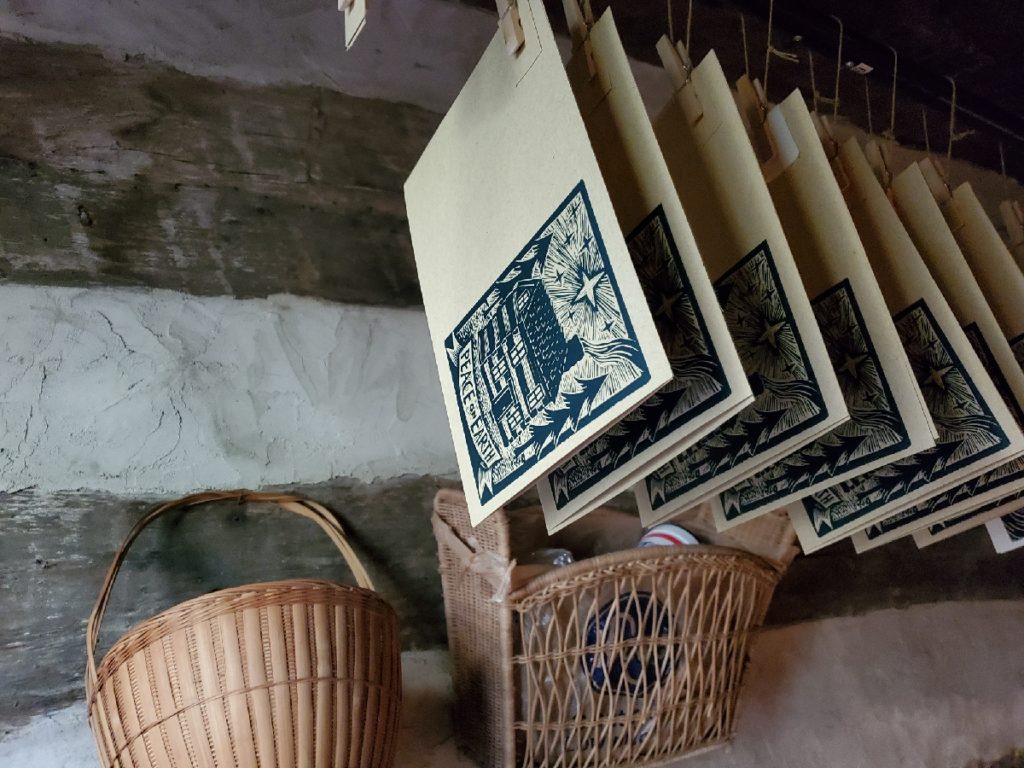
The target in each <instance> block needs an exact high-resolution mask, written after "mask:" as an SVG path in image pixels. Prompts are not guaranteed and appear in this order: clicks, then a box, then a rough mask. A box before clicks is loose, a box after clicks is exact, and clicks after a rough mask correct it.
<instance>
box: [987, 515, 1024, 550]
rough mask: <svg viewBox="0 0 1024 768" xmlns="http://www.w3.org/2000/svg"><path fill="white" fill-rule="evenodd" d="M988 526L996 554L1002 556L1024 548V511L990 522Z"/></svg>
mask: <svg viewBox="0 0 1024 768" xmlns="http://www.w3.org/2000/svg"><path fill="white" fill-rule="evenodd" d="M986 525H987V526H988V535H989V538H991V539H992V546H994V547H995V548H996V552H998V553H1000V554H1002V553H1004V552H1009V551H1011V550H1014V549H1019V548H1021V547H1024V509H1022V510H1018V511H1017V512H1011V513H1010V514H1008V515H1003V516H1002V517H1000V518H999V519H997V520H989V521H988V523H986Z"/></svg>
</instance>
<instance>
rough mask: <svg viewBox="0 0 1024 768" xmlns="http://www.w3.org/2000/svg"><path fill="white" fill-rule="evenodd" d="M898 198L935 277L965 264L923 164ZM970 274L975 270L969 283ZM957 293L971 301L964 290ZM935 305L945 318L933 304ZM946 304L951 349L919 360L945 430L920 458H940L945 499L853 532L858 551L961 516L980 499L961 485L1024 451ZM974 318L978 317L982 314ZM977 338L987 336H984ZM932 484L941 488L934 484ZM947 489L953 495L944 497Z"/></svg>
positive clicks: (987, 496)
mask: <svg viewBox="0 0 1024 768" xmlns="http://www.w3.org/2000/svg"><path fill="white" fill-rule="evenodd" d="M892 195H893V202H894V205H895V206H896V210H897V212H898V214H899V217H900V219H901V221H902V222H903V223H904V224H905V225H906V229H907V232H908V233H909V235H910V237H911V239H912V241H913V243H914V245H915V247H916V249H917V251H918V253H919V254H921V256H922V257H923V258H924V260H925V262H926V264H927V265H928V266H929V267H930V273H932V274H933V276H940V275H941V274H942V271H943V270H941V269H939V268H938V267H939V265H944V264H945V265H948V264H949V263H951V262H954V261H955V260H956V259H961V260H962V258H963V257H962V256H961V255H960V254H959V248H958V246H957V244H956V240H955V239H954V238H953V235H952V233H951V232H950V229H949V227H948V226H947V224H946V221H945V218H944V216H943V214H942V211H941V210H940V209H939V205H938V203H937V202H936V200H935V198H934V197H933V195H932V192H931V191H930V189H929V186H928V183H927V181H926V180H925V177H924V175H923V174H922V172H921V168H920V166H918V165H916V164H913V165H911V166H910V167H909V168H907V169H906V170H904V171H903V172H902V173H900V174H899V175H898V176H896V178H895V179H894V180H893V185H892ZM965 271H966V270H965ZM951 274H953V271H951ZM969 276H970V275H969V272H968V273H967V274H965V275H964V276H963V277H964V278H968V277H969ZM957 294H958V296H960V295H965V294H964V292H963V291H959V290H958V291H957ZM929 306H930V308H931V309H932V311H933V312H935V313H936V314H938V310H937V309H936V308H935V306H934V305H931V304H929ZM945 306H946V308H947V310H948V312H949V313H950V315H952V319H953V321H954V322H955V323H956V324H957V327H956V328H955V329H954V328H946V329H945V331H946V335H947V339H948V341H949V349H948V350H946V351H945V352H944V353H943V354H941V355H939V354H936V352H935V349H934V348H930V347H926V348H925V349H923V350H922V351H923V352H924V357H923V358H920V359H919V365H921V372H920V374H919V380H920V381H921V382H922V387H921V388H922V392H924V394H925V397H926V398H928V402H929V407H930V409H931V413H932V416H933V418H934V419H935V423H936V426H937V427H938V429H939V432H940V435H939V442H938V445H937V446H936V448H935V449H933V451H931V452H925V454H921V455H924V456H930V457H933V458H934V459H935V471H934V472H932V473H931V475H932V476H933V477H935V478H936V479H938V478H941V483H942V485H943V487H941V488H938V489H937V490H938V493H929V494H928V495H927V497H926V498H925V499H921V500H915V502H914V504H913V505H911V504H909V503H908V504H907V505H905V506H904V507H902V508H901V509H899V510H898V511H896V512H895V513H894V514H892V515H891V516H888V517H885V518H883V519H882V520H879V521H877V522H875V523H872V525H870V526H869V527H868V528H866V529H865V530H863V531H861V532H859V533H857V534H854V536H853V542H854V546H855V547H856V549H857V551H858V552H863V551H865V550H867V549H871V548H873V547H877V546H880V545H882V544H885V543H887V542H889V541H892V540H894V539H897V538H900V537H902V536H906V535H908V534H910V533H912V532H913V531H915V530H917V529H918V528H923V527H926V526H928V525H931V524H932V523H935V522H938V521H939V520H941V519H942V518H943V517H948V516H950V515H951V514H954V513H955V512H958V511H960V510H962V509H963V507H962V506H960V505H971V504H973V503H974V501H975V499H974V497H972V496H971V495H967V496H966V497H965V496H963V494H964V493H965V491H964V490H963V489H957V486H960V485H961V484H963V483H968V482H970V481H974V480H976V479H979V478H980V480H981V482H986V478H985V475H984V473H985V472H987V471H988V470H991V469H995V468H997V467H999V466H1000V465H1003V464H1005V463H1006V462H1007V461H1009V460H1011V459H1013V458H1015V457H1016V456H1019V455H1020V454H1021V452H1022V450H1024V435H1022V434H1021V431H1020V427H1018V426H1017V423H1016V421H1015V420H1014V418H1013V415H1012V414H1011V412H1010V410H1009V408H1008V407H1007V405H1006V402H1005V401H1004V399H1003V397H1002V396H1001V395H1000V392H999V389H998V387H997V385H996V384H995V382H994V381H993V379H992V377H991V376H990V375H989V373H988V372H987V371H986V370H985V366H984V363H983V362H982V359H981V357H980V356H979V355H978V353H977V352H976V351H975V350H974V348H973V346H972V345H971V342H970V338H969V336H968V335H967V333H966V332H965V331H963V330H961V328H960V327H959V326H960V323H959V320H958V318H957V317H956V313H955V312H954V311H953V309H952V308H950V306H949V302H948V301H947V302H945ZM973 317H974V318H975V319H977V318H978V317H979V315H974V316H973ZM954 330H955V331H957V333H956V336H957V337H958V338H963V339H964V340H966V341H967V343H968V348H967V349H963V350H957V349H955V346H956V345H955V343H954V342H953V337H954ZM979 330H980V329H979ZM977 338H983V337H981V335H980V333H979V334H977ZM992 340H993V341H998V339H992ZM908 351H909V350H908ZM914 361H915V355H914V353H913V352H911V363H912V364H913V363H914ZM925 366H927V370H926V369H925ZM1004 373H1005V371H1004ZM929 485H931V486H932V487H933V488H934V487H935V483H934V481H933V482H930V483H929ZM967 488H968V490H967V491H966V493H968V494H971V493H974V492H975V491H977V493H978V498H977V499H976V500H977V501H978V503H981V502H983V501H985V500H995V499H996V498H998V497H999V495H1000V491H999V489H998V488H996V489H995V490H988V489H987V488H985V487H979V488H972V487H971V486H967ZM946 491H951V492H952V494H951V495H944V494H945V492H946Z"/></svg>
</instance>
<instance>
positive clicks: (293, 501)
mask: <svg viewBox="0 0 1024 768" xmlns="http://www.w3.org/2000/svg"><path fill="white" fill-rule="evenodd" d="M215 501H237V502H238V503H239V504H244V503H247V502H264V503H269V504H277V505H278V506H279V507H281V508H282V509H286V510H288V511H289V512H293V513H295V514H297V515H301V516H302V517H305V518H307V519H308V520H312V521H313V522H314V523H316V524H317V525H319V526H320V528H321V529H323V532H324V533H326V534H327V537H328V538H329V539H330V540H331V541H332V542H334V545H335V546H336V547H337V548H338V551H340V552H341V556H342V557H343V558H344V559H345V564H346V565H348V567H349V569H350V570H351V571H352V574H353V575H354V576H355V579H356V584H358V585H359V586H360V587H362V588H363V589H373V582H372V581H370V575H369V574H368V573H367V572H366V568H364V567H363V564H362V563H361V562H360V561H359V557H358V556H357V555H356V553H355V550H353V549H352V545H351V544H349V543H348V539H346V538H345V531H344V529H343V528H342V527H341V523H339V522H338V520H337V518H335V517H334V515H332V514H331V513H330V512H329V511H328V510H327V508H326V507H324V506H323V505H322V504H319V503H318V502H315V501H313V500H312V499H306V498H303V497H301V496H289V495H286V494H279V493H257V492H255V491H245V490H237V491H206V492H203V493H195V494H192V495H190V496H184V497H182V498H180V499H175V500H174V501H167V502H164V503H162V504H159V505H157V506H155V507H153V508H152V509H150V510H149V511H148V512H147V513H146V514H145V515H143V516H142V518H141V519H140V520H139V521H138V522H137V523H135V525H134V526H133V527H132V529H131V531H129V532H128V535H127V536H125V539H124V541H123V542H121V546H120V548H119V549H118V550H117V554H116V555H115V556H114V562H112V563H111V564H110V569H109V570H108V571H107V576H106V578H105V579H104V581H103V586H102V588H101V589H100V595H99V597H98V598H97V599H96V605H95V606H94V607H93V609H92V613H91V614H90V615H89V623H88V624H87V625H86V630H85V644H86V645H85V649H86V680H85V682H86V688H87V690H88V694H89V695H90V696H91V695H92V692H93V690H94V689H95V687H96V645H97V644H98V642H99V634H100V624H101V623H102V621H103V614H104V613H105V612H106V610H107V602H108V600H109V599H110V592H111V590H112V589H113V587H114V580H115V579H116V578H117V574H118V571H120V570H121V566H122V565H123V564H124V561H125V558H126V557H127V556H128V548H129V547H131V545H132V543H133V542H134V541H135V540H136V539H137V538H138V537H139V534H141V533H142V531H143V530H144V529H145V528H146V526H148V525H149V524H150V523H152V522H153V521H154V520H156V519H157V518H158V517H161V516H162V515H165V514H166V513H168V512H170V511H172V510H175V509H189V508H192V507H198V506H200V505H202V504H209V503H211V502H215Z"/></svg>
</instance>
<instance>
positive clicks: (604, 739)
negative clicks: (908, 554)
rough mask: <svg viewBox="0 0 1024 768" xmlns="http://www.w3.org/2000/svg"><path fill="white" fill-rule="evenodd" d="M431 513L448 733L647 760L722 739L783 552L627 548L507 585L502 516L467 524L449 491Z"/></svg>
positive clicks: (616, 762)
mask: <svg viewBox="0 0 1024 768" xmlns="http://www.w3.org/2000/svg"><path fill="white" fill-rule="evenodd" d="M434 511H435V515H434V530H435V535H436V537H437V541H438V555H439V559H440V563H441V579H442V585H443V588H444V598H445V614H446V618H447V621H448V644H449V648H450V650H451V655H452V668H453V672H452V675H453V682H454V685H455V694H456V712H455V716H454V721H455V724H456V729H457V730H456V736H457V738H458V742H459V746H460V747H461V748H462V749H463V751H465V752H466V753H467V754H469V755H470V756H471V757H473V758H474V759H476V760H477V761H478V762H479V763H480V764H481V765H483V766H486V768H513V767H514V766H523V767H524V768H525V767H527V766H528V767H530V768H541V767H543V768H612V766H631V767H632V766H649V765H658V764H662V763H666V762H670V761H672V760H675V759H677V758H679V757H681V756H683V755H687V754H692V753H694V752H697V751H701V750H703V749H706V748H709V747H712V746H715V745H719V744H722V743H724V742H726V741H727V740H728V739H729V738H731V736H732V733H733V723H734V716H735V711H736V702H737V698H738V696H739V689H740V680H741V676H742V673H743V669H744V666H745V663H746V657H747V651H748V647H749V643H750V639H751V637H752V635H753V633H754V631H755V630H756V628H757V627H759V626H760V625H761V623H762V622H763V621H764V616H765V613H766V611H767V609H768V603H769V601H770V599H771V595H772V592H773V590H774V588H775V585H776V584H777V582H778V580H779V577H780V575H781V571H782V565H781V563H773V562H770V561H768V560H765V559H762V558H761V557H758V556H755V555H752V554H748V553H746V552H741V551H739V550H735V549H727V548H724V547H718V546H690V547H651V548H648V549H632V550H627V551H622V552H615V553H612V554H607V555H601V556H598V557H594V558H590V559H588V560H583V561H580V562H577V563H574V564H572V565H569V566H566V567H563V568H558V569H555V570H552V571H549V572H547V573H545V574H543V575H541V576H538V577H536V578H534V579H532V580H529V581H527V582H526V583H525V584H523V585H521V586H519V587H517V588H514V589H513V591H512V592H511V593H509V594H507V596H505V595H503V594H502V592H503V589H504V587H505V585H507V584H508V583H509V582H510V581H512V583H515V580H514V575H513V574H509V573H507V572H506V575H505V576H502V572H503V570H505V569H507V568H508V566H509V563H510V560H509V558H510V553H509V528H508V525H509V524H508V518H507V516H506V515H505V513H504V512H503V511H499V512H497V513H496V514H494V515H492V516H491V517H489V518H488V519H487V520H485V521H484V522H483V523H482V524H480V525H478V526H477V527H476V528H473V527H472V526H471V525H470V521H469V515H468V512H467V510H466V506H465V498H464V497H463V496H462V494H461V493H459V492H457V491H447V490H444V491H441V492H440V493H439V494H438V495H437V497H436V499H435V502H434ZM510 576H511V577H512V578H511V579H510V578H509V577H510ZM496 592H497V594H496Z"/></svg>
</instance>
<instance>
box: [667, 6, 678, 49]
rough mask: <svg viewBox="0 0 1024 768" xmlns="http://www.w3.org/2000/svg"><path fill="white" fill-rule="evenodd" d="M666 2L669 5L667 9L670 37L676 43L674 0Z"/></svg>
mask: <svg viewBox="0 0 1024 768" xmlns="http://www.w3.org/2000/svg"><path fill="white" fill-rule="evenodd" d="M665 4H666V6H667V8H666V10H667V11H668V39H669V40H671V41H672V43H673V44H675V42H676V31H675V27H674V25H673V23H672V0H667V2H666V3H665Z"/></svg>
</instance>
